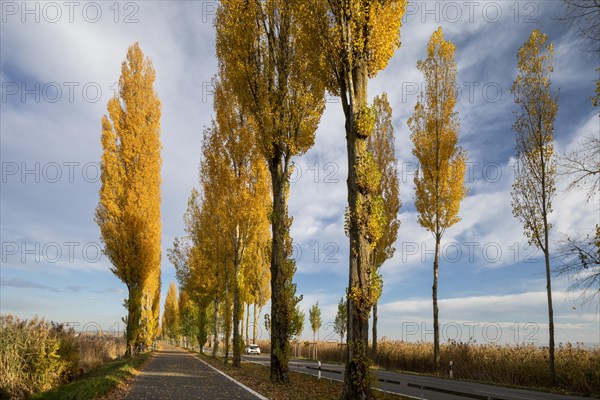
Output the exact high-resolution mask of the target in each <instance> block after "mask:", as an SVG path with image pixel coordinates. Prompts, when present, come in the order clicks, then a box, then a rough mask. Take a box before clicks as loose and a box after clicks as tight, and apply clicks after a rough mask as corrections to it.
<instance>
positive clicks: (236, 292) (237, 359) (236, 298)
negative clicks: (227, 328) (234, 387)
mask: <svg viewBox="0 0 600 400" xmlns="http://www.w3.org/2000/svg"><path fill="white" fill-rule="evenodd" d="M234 271H235V275H234V278H233V362H232V365H233V367H234V368H240V367H241V362H242V355H241V354H240V347H241V340H240V339H241V337H240V336H241V332H240V314H241V312H240V305H241V304H240V285H239V273H240V259H239V257H238V255H237V250H236V255H235V259H234Z"/></svg>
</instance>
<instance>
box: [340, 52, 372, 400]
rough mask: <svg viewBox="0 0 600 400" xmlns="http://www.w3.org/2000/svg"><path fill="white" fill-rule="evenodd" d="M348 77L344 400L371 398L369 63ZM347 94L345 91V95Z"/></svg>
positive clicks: (363, 62)
mask: <svg viewBox="0 0 600 400" xmlns="http://www.w3.org/2000/svg"><path fill="white" fill-rule="evenodd" d="M348 78H349V83H350V84H349V87H348V89H349V95H350V102H349V104H346V103H344V99H342V101H343V103H344V111H345V114H346V126H345V127H346V144H347V153H348V180H347V185H348V205H349V213H350V225H349V237H350V257H349V259H350V265H349V284H348V288H349V295H348V301H347V307H348V332H347V340H346V341H347V346H346V355H347V361H346V367H345V375H344V392H343V394H342V399H344V400H355V399H360V400H365V399H372V398H373V392H372V390H371V387H370V377H369V375H370V370H369V364H370V362H369V359H368V339H369V313H370V311H371V305H370V297H371V290H370V272H371V271H370V259H371V257H370V253H371V249H370V243H369V242H368V239H367V229H368V221H364V220H365V219H368V217H366V218H365V216H364V214H365V213H362V214H363V215H362V218H361V220H362V221H359V217H358V213H359V212H360V210H358V205H359V204H366V202H367V201H368V196H367V195H366V194H365V193H363V192H361V191H360V190H359V188H358V184H357V183H358V182H357V172H358V171H357V167H358V162H359V160H361V159H363V158H364V157H366V155H367V141H366V138H365V137H361V136H360V135H359V133H358V131H357V127H356V117H357V113H358V112H359V111H360V110H361V109H362V108H364V107H366V105H367V82H368V75H367V64H366V61H364V60H362V61H361V60H358V61H357V66H356V67H355V68H354V69H353V71H352V74H351V76H349V77H348ZM344 96H346V93H345V91H342V97H344Z"/></svg>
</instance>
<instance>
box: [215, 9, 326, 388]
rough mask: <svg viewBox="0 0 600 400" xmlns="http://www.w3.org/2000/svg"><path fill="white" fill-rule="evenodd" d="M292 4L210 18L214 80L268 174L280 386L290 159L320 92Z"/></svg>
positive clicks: (288, 298)
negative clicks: (237, 111)
mask: <svg viewBox="0 0 600 400" xmlns="http://www.w3.org/2000/svg"><path fill="white" fill-rule="evenodd" d="M298 2H300V0H255V1H246V0H223V1H221V3H220V5H219V8H218V11H217V17H216V19H215V26H216V31H217V32H216V33H217V43H216V48H217V58H218V60H219V76H220V78H221V79H223V80H225V81H228V84H230V85H231V87H232V89H233V92H234V93H235V94H236V97H237V101H239V103H240V105H241V107H242V108H243V109H244V110H245V111H246V112H248V114H249V115H250V116H251V117H252V118H253V120H254V123H255V125H256V133H255V141H256V143H257V145H258V149H259V151H260V153H261V154H262V156H263V157H264V159H265V160H266V162H267V165H268V169H269V173H270V175H271V187H272V196H273V204H272V211H271V214H270V220H271V230H272V245H271V327H270V328H271V330H270V332H271V371H270V378H271V380H272V381H274V382H288V381H289V368H288V357H289V356H288V355H289V352H290V344H289V338H290V332H291V325H290V324H291V321H292V318H293V315H294V310H295V307H296V304H297V303H298V302H299V301H300V298H299V297H297V296H296V287H295V285H294V284H293V283H292V278H293V275H294V272H295V268H296V267H295V263H294V262H293V260H292V259H291V258H290V257H291V254H292V239H291V237H290V235H289V231H290V226H291V223H292V219H291V218H290V217H289V216H288V206H287V202H288V196H289V180H290V176H291V174H292V172H293V171H292V164H291V158H292V157H293V156H298V155H301V154H304V153H305V152H306V151H307V150H308V149H309V148H310V147H311V146H312V145H313V143H314V136H315V131H316V129H317V125H318V123H319V121H320V118H321V114H322V112H323V109H324V103H325V101H324V87H323V84H322V81H321V80H320V79H318V77H317V76H316V75H315V74H314V73H313V72H314V70H313V68H314V65H313V64H312V63H311V62H310V58H309V57H307V55H306V53H305V51H304V48H303V47H302V45H301V41H300V40H299V35H301V33H302V32H301V31H300V29H299V25H298V16H297V15H296V13H295V6H296V3H298Z"/></svg>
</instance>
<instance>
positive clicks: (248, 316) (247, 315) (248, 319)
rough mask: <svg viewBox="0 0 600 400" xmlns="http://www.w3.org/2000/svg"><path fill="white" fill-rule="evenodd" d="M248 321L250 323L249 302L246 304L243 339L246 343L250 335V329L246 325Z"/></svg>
mask: <svg viewBox="0 0 600 400" xmlns="http://www.w3.org/2000/svg"><path fill="white" fill-rule="evenodd" d="M249 323H250V304H246V337H245V339H244V341H245V342H246V344H248V338H249V337H250V335H249V334H248V333H249V332H250V329H249V327H248V324H249Z"/></svg>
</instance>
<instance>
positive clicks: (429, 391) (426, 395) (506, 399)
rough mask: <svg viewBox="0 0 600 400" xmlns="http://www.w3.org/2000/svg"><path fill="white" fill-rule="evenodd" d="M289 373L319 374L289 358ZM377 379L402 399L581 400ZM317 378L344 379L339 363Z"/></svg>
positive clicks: (382, 375) (403, 377) (384, 375)
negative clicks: (402, 397)
mask: <svg viewBox="0 0 600 400" xmlns="http://www.w3.org/2000/svg"><path fill="white" fill-rule="evenodd" d="M243 359H244V360H245V361H250V362H255V363H258V364H262V365H265V366H268V365H269V363H270V358H269V356H268V355H267V356H254V355H252V356H244V357H243ZM289 366H290V371H294V372H302V373H307V374H312V375H317V374H318V373H319V371H318V370H319V368H318V365H317V363H316V362H315V361H306V360H298V359H291V360H290V363H289ZM374 372H375V374H376V375H377V378H378V384H377V387H378V388H380V389H383V390H386V391H389V392H392V393H398V394H401V395H403V396H408V397H413V398H416V399H426V400H460V399H463V400H464V399H477V400H583V399H586V400H587V399H589V398H586V397H578V396H564V395H559V394H552V393H544V392H536V391H533V390H526V389H513V388H506V387H501V386H493V385H485V384H481V383H474V382H465V381H459V380H450V379H443V378H435V377H430V376H420V375H410V374H402V373H398V372H389V371H378V370H377V371H374ZM321 375H322V377H324V378H329V379H334V380H338V381H343V380H344V366H343V365H340V364H322V365H321Z"/></svg>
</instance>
